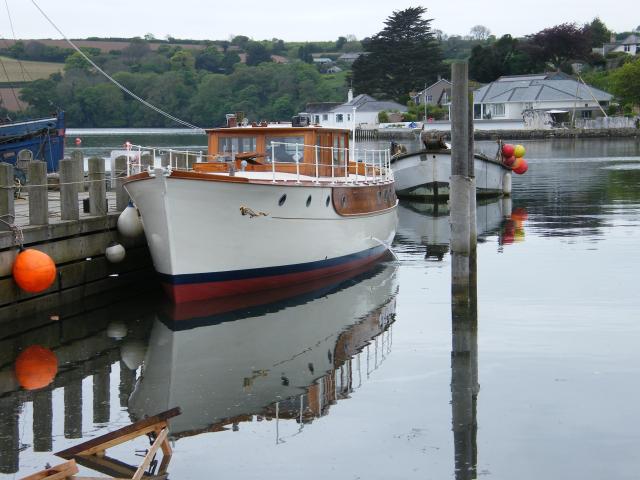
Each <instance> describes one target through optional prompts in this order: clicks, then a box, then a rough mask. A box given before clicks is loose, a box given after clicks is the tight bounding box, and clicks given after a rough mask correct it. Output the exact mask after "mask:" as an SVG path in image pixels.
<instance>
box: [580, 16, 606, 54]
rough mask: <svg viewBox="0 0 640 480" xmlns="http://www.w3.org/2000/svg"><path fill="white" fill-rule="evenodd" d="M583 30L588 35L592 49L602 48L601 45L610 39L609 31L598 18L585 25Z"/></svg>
mask: <svg viewBox="0 0 640 480" xmlns="http://www.w3.org/2000/svg"><path fill="white" fill-rule="evenodd" d="M584 29H585V31H587V32H588V33H589V36H590V38H591V46H592V47H602V44H603V43H607V42H608V41H609V40H610V39H611V31H610V30H609V29H608V28H607V26H606V25H605V24H604V22H603V21H602V20H600V18H599V17H596V18H594V19H593V20H592V21H591V23H587V24H586V25H585V26H584Z"/></svg>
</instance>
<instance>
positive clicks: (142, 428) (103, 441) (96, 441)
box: [55, 407, 182, 458]
mask: <svg viewBox="0 0 640 480" xmlns="http://www.w3.org/2000/svg"><path fill="white" fill-rule="evenodd" d="M180 413H182V412H181V410H180V407H175V408H172V409H171V410H167V411H165V412H161V413H159V414H157V415H154V416H153V417H148V418H145V419H143V420H140V421H138V422H135V423H132V424H131V425H127V426H126V427H122V428H119V429H118V430H114V431H113V432H109V433H107V434H105V435H101V436H99V437H96V438H92V439H91V440H89V441H87V442H84V443H81V444H79V445H76V446H75V447H71V448H68V449H66V450H62V451H61V452H57V453H56V454H55V455H56V456H58V457H62V458H71V457H73V456H75V455H92V454H94V453H96V452H99V451H101V450H106V449H107V448H110V447H113V446H115V445H119V444H121V443H124V442H127V441H129V440H131V439H133V438H136V437H139V436H140V435H144V434H147V433H150V432H153V431H154V430H157V429H158V428H159V427H160V428H164V427H165V426H166V422H167V420H168V419H170V418H173V417H175V416H177V415H180Z"/></svg>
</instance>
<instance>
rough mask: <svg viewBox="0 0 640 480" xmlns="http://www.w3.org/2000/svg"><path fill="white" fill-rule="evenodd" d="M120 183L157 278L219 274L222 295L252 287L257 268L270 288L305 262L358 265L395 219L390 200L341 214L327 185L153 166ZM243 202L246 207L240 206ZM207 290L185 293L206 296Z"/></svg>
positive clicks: (204, 278)
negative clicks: (188, 173)
mask: <svg viewBox="0 0 640 480" xmlns="http://www.w3.org/2000/svg"><path fill="white" fill-rule="evenodd" d="M126 189H127V191H128V192H129V194H130V195H131V197H132V199H133V201H134V202H135V204H136V206H137V207H138V209H139V210H140V213H141V216H142V219H143V222H144V229H145V234H146V237H147V241H148V244H149V248H150V251H151V255H152V257H153V262H154V266H155V268H156V270H157V271H158V272H159V273H160V274H161V277H162V278H161V279H162V280H163V281H164V282H166V283H171V284H172V285H174V287H172V288H178V287H175V285H178V286H179V288H182V286H183V285H188V284H196V283H199V284H207V283H209V284H211V283H216V282H223V283H224V285H222V284H221V285H220V288H219V289H218V293H219V295H220V296H221V295H225V294H235V293H242V292H243V290H242V289H240V291H236V290H237V289H236V287H238V285H239V284H238V282H245V285H244V286H245V287H247V288H249V289H253V287H255V286H256V285H255V279H254V278H253V277H256V276H257V277H259V278H262V279H265V278H270V277H272V280H273V281H274V282H275V283H273V284H272V285H270V284H265V285H260V286H259V287H260V288H272V287H274V286H277V282H278V281H280V282H281V281H283V280H286V279H293V280H294V281H298V280H303V277H304V275H305V272H308V270H313V271H315V272H316V273H317V272H318V271H323V270H322V269H328V270H327V273H335V269H336V268H339V267H340V265H341V264H342V263H344V264H349V263H350V262H356V264H355V266H357V262H361V261H363V260H364V259H366V258H367V257H371V259H373V258H375V257H376V256H379V255H381V254H382V253H383V252H384V250H386V248H387V247H388V245H390V244H391V242H392V240H393V237H394V235H395V229H396V222H397V218H396V208H395V206H394V207H392V208H388V209H386V210H382V211H379V212H374V213H370V214H365V215H353V216H342V215H339V214H338V213H337V212H336V211H335V209H334V207H333V203H332V202H333V199H332V198H331V195H332V187H331V186H330V185H327V186H322V185H313V184H310V183H307V184H301V185H297V184H295V182H287V183H284V182H279V183H277V184H276V183H270V182H263V183H247V182H245V183H241V182H238V183H236V182H228V181H220V182H218V181H206V180H192V179H181V178H172V177H166V176H164V175H162V174H159V175H157V176H156V177H155V178H150V179H143V180H134V181H131V182H129V183H127V184H126ZM285 195H286V200H284V202H282V199H283V197H284V196H285ZM309 197H311V200H310V201H309ZM327 198H329V203H328V206H327ZM308 201H309V205H308V206H307V202H308ZM280 203H282V205H280ZM245 207H246V208H248V209H250V211H249V210H244V213H245V214H243V210H242V208H245ZM249 212H250V214H249ZM253 215H257V216H253ZM332 269H333V270H332ZM291 275H293V277H291ZM287 276H288V277H287ZM285 277H286V278H285ZM176 279H177V280H176ZM265 281H267V280H265ZM247 282H254V283H251V284H249V283H247ZM227 287H228V288H227ZM185 288H187V287H185ZM238 288H240V287H238ZM242 288H244V287H242ZM229 289H230V290H229ZM234 289H235V290H234ZM210 293H211V292H210V291H209V292H208V293H206V294H205V293H202V292H200V293H194V295H187V296H186V297H184V298H186V300H184V298H183V300H184V301H188V300H194V299H200V298H207V297H210V296H212V295H210ZM193 296H195V298H192V297H193ZM214 296H217V294H216V295H214ZM183 300H180V299H177V301H183Z"/></svg>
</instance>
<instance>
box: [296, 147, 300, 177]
mask: <svg viewBox="0 0 640 480" xmlns="http://www.w3.org/2000/svg"><path fill="white" fill-rule="evenodd" d="M296 183H300V155H299V151H298V144H297V143H296Z"/></svg>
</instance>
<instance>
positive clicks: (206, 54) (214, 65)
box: [196, 47, 224, 72]
mask: <svg viewBox="0 0 640 480" xmlns="http://www.w3.org/2000/svg"><path fill="white" fill-rule="evenodd" d="M223 58H224V57H223V55H222V53H220V52H219V51H218V49H217V48H216V47H207V48H205V49H204V50H201V51H200V52H198V54H197V55H196V68H197V69H198V70H207V71H209V72H220V71H221V70H222V69H223V68H222V60H223Z"/></svg>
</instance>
